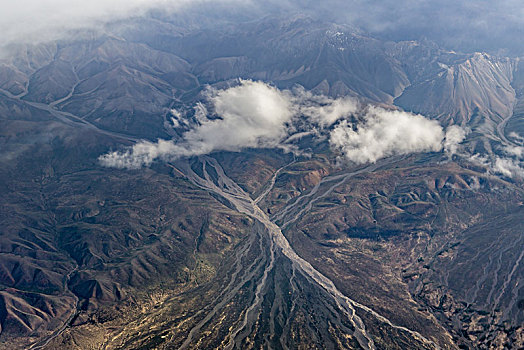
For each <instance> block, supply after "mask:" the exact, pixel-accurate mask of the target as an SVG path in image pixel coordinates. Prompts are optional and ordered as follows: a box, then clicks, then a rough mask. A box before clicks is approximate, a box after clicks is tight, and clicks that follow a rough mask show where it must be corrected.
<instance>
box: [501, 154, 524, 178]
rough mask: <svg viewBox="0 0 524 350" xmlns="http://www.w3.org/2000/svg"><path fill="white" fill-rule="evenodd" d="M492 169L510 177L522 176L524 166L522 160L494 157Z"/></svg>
mask: <svg viewBox="0 0 524 350" xmlns="http://www.w3.org/2000/svg"><path fill="white" fill-rule="evenodd" d="M493 170H494V171H495V172H496V173H499V174H502V175H504V176H506V177H511V178H521V179H522V178H524V167H523V166H522V162H518V161H516V160H514V159H510V158H500V157H496V158H495V161H494V163H493Z"/></svg>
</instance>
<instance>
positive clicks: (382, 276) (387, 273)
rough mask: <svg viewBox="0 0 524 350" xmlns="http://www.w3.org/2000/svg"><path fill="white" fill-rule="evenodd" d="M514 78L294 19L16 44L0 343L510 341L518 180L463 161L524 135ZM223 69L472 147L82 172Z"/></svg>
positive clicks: (500, 64) (7, 111) (219, 81)
mask: <svg viewBox="0 0 524 350" xmlns="http://www.w3.org/2000/svg"><path fill="white" fill-rule="evenodd" d="M523 69H524V66H523V64H522V62H521V60H520V59H519V58H508V57H498V56H494V55H488V54H485V53H457V52H454V51H448V50H445V49H443V48H440V47H438V46H437V45H436V44H434V43H431V42H427V41H421V42H416V41H403V42H391V41H386V40H381V39H379V38H375V37H371V36H370V35H368V34H366V33H364V32H362V31H360V30H358V29H356V28H353V27H350V26H345V25H338V24H332V23H326V22H322V21H318V20H313V19H311V18H309V17H306V16H294V17H291V18H263V19H257V20H254V21H248V22H245V23H241V24H238V23H235V24H233V23H226V24H224V23H218V24H216V25H214V26H199V25H198V24H197V23H192V24H191V25H188V24H187V23H178V22H177V20H175V19H171V20H168V19H165V18H162V17H161V18H150V19H147V18H145V19H143V20H142V21H140V22H139V23H137V24H136V25H135V26H127V25H123V26H122V27H118V26H117V27H116V28H113V31H112V32H111V33H106V34H104V35H100V36H96V37H94V38H91V39H85V38H82V39H79V40H72V39H68V40H62V41H59V42H56V43H53V44H39V45H33V46H25V47H20V48H19V49H18V51H17V52H16V53H14V54H13V55H12V56H10V57H8V58H4V59H2V60H1V61H0V223H1V226H0V227H1V229H0V235H1V237H2V239H1V240H0V326H1V329H0V330H1V332H0V348H5V349H19V348H28V349H57V348H63V349H155V348H158V349H171V348H181V349H196V348H224V349H234V348H242V349H243V348H284V349H289V348H292V349H294V348H303V349H313V348H344V349H345V348H351V349H353V348H355V349H359V348H364V349H438V348H442V349H457V348H465V349H519V348H523V347H524V328H523V326H522V325H523V324H524V289H523V288H522V284H523V281H524V261H523V260H524V250H523V248H522V247H524V220H522V219H523V217H524V204H523V203H524V190H523V186H522V185H523V182H522V178H521V177H519V176H511V174H510V175H508V173H500V172H499V173H496V172H493V170H492V169H490V163H489V161H487V160H486V161H476V159H477V160H478V159H481V160H482V159H496V157H499V159H502V158H500V157H503V156H504V155H505V153H504V152H506V151H505V149H506V148H508V147H514V148H513V149H518V147H520V146H522V145H523V141H524V139H522V135H524V119H523V116H524V98H523V96H524V94H523V92H524V70H523ZM239 78H240V79H253V80H262V81H266V82H270V83H272V84H274V86H276V87H279V88H281V89H286V88H293V87H296V86H297V85H300V86H302V87H303V88H304V89H305V90H306V91H311V92H313V93H314V94H322V95H326V96H331V97H338V96H352V97H355V98H357V99H358V100H359V101H360V102H361V103H363V104H372V105H379V106H382V107H387V108H390V109H395V108H401V109H403V110H406V111H410V112H414V113H422V114H424V115H425V116H427V117H429V118H433V119H436V120H438V121H439V122H440V123H441V124H442V125H443V126H444V127H447V126H449V125H460V126H462V127H465V128H469V130H470V133H469V134H468V137H467V139H466V140H465V142H464V143H463V148H464V150H466V151H467V152H470V153H468V155H469V156H465V155H464V154H461V153H457V154H456V155H453V156H449V155H446V154H444V153H442V152H429V153H415V154H410V155H395V156H392V157H387V158H384V159H381V160H379V161H377V162H376V163H369V164H362V165H359V164H355V163H351V162H341V161H340V154H338V153H337V151H336V150H333V149H331V148H330V147H329V145H328V142H327V141H326V140H319V141H315V142H313V141H311V140H309V139H307V138H304V139H303V140H302V141H301V142H302V143H304V144H306V145H307V147H308V148H309V149H310V150H311V154H309V155H293V154H291V153H289V152H285V151H284V150H282V149H276V148H262V149H253V148H248V149H244V150H242V151H240V152H227V151H221V152H214V153H212V154H210V155H206V156H200V157H190V158H181V159H176V160H175V159H173V160H171V161H157V162H154V163H153V164H152V165H151V166H150V167H143V168H140V169H131V170H130V169H114V168H109V167H104V166H103V165H102V164H101V163H100V161H99V157H100V155H102V154H105V153H107V152H109V151H112V150H119V149H123V148H124V147H126V146H131V145H133V144H135V143H136V142H137V141H140V140H151V141H153V140H156V139H157V138H162V139H173V140H181V139H182V137H183V134H184V132H186V131H187V130H188V128H189V127H190V126H191V125H194V124H197V123H198V122H199V121H198V116H197V115H196V112H195V109H194V108H193V107H194V106H195V104H197V103H198V102H202V101H203V100H205V96H206V87H208V86H213V87H215V88H216V89H220V88H224V87H228V86H234V85H235V84H237V83H238V79H239ZM173 108H176V109H177V110H183V111H185V112H187V113H186V114H185V117H186V122H187V123H185V124H181V123H177V125H175V124H174V122H173V119H172V116H173V114H172V113H173V112H172V111H171V110H172V109H173ZM515 147H517V148H515ZM472 155H475V157H476V158H475V159H473V158H472V157H470V156H472ZM490 157H491V158H490ZM504 159H506V158H504Z"/></svg>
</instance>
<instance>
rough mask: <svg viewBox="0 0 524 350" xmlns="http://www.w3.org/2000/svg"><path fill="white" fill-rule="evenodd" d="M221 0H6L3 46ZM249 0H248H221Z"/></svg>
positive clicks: (0, 14) (0, 18)
mask: <svg viewBox="0 0 524 350" xmlns="http://www.w3.org/2000/svg"><path fill="white" fill-rule="evenodd" d="M217 1H218V0H214V1H213V0H89V1H83V0H82V1H81V0H18V1H3V2H2V7H1V8H2V10H1V11H0V33H2V35H1V36H0V48H1V47H3V46H6V45H9V44H34V43H43V42H51V41H54V40H57V39H63V38H65V37H67V36H69V35H70V33H71V31H74V30H84V29H89V30H102V28H103V26H104V24H106V23H109V22H112V21H115V20H122V19H128V18H135V17H140V16H143V15H144V14H145V13H147V12H148V11H149V10H152V9H162V10H163V11H165V12H170V11H178V10H180V9H183V8H185V7H187V6H190V5H196V4H205V3H216V2H217ZM220 2H222V3H236V4H238V3H249V1H248V0H244V1H242V0H220Z"/></svg>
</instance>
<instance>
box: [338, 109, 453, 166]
mask: <svg viewBox="0 0 524 350" xmlns="http://www.w3.org/2000/svg"><path fill="white" fill-rule="evenodd" d="M443 139H444V132H443V130H442V127H441V126H440V125H439V123H438V122H436V121H434V120H429V119H426V118H424V117H423V116H421V115H414V114H410V113H406V112H402V111H390V110H385V109H383V108H379V107H369V109H368V112H367V113H366V115H365V121H364V123H363V124H360V125H357V126H354V125H352V124H350V123H349V122H347V121H345V120H344V121H342V122H341V123H339V124H338V125H337V126H336V127H335V128H334V129H333V131H332V132H331V135H330V139H329V142H330V144H331V145H332V147H334V148H335V149H338V150H340V151H342V153H343V154H344V156H345V157H346V158H347V159H349V160H351V161H353V162H355V163H368V162H372V163H374V162H376V161H377V160H379V159H380V158H384V157H388V156H392V155H400V154H408V153H413V152H430V151H432V152H438V151H440V150H441V149H442V141H443Z"/></svg>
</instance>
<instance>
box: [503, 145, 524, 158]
mask: <svg viewBox="0 0 524 350" xmlns="http://www.w3.org/2000/svg"><path fill="white" fill-rule="evenodd" d="M504 152H505V153H506V154H509V155H511V156H515V157H517V158H522V157H524V147H522V146H506V147H504Z"/></svg>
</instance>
